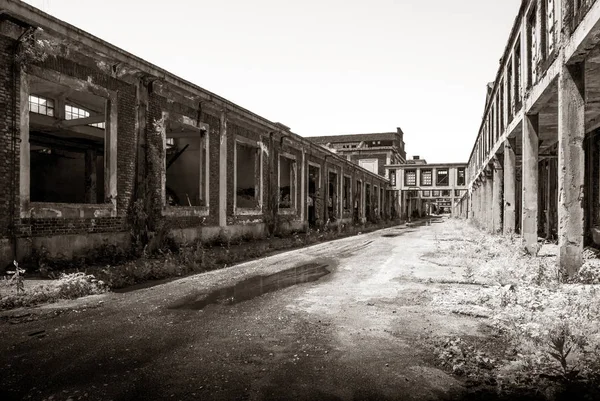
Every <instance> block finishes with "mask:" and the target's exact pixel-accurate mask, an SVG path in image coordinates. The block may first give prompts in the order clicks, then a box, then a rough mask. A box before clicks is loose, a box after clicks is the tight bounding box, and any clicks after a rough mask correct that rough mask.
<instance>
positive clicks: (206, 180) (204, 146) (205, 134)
mask: <svg viewBox="0 0 600 401" xmlns="http://www.w3.org/2000/svg"><path fill="white" fill-rule="evenodd" d="M162 121H163V126H162V128H163V131H162V132H161V135H162V140H163V152H164V155H165V157H163V158H162V169H161V171H162V205H163V210H162V214H163V216H181V215H190V214H191V215H192V216H208V215H209V208H210V139H209V132H210V127H209V125H208V124H205V123H201V122H200V123H199V122H197V121H196V120H194V119H192V118H189V117H187V116H184V115H181V114H177V113H174V112H163V113H162ZM171 121H174V122H176V123H177V124H179V125H181V126H182V127H185V129H186V130H188V131H190V132H193V134H192V133H190V134H189V135H186V136H185V137H193V136H194V135H199V136H200V151H202V150H203V151H204V153H203V154H201V155H200V156H199V158H200V160H199V166H198V167H199V168H200V170H201V175H202V177H200V184H199V188H198V190H199V195H200V198H201V199H202V201H203V204H202V205H199V206H185V205H168V204H167V159H166V152H167V145H168V144H169V142H170V141H169V139H171V138H168V137H167V134H168V133H167V129H168V127H169V124H170V122H171Z"/></svg>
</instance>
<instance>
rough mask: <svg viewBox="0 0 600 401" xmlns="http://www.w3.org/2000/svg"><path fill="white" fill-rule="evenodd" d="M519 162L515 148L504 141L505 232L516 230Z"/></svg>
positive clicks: (510, 232) (509, 232)
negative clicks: (517, 161)
mask: <svg viewBox="0 0 600 401" xmlns="http://www.w3.org/2000/svg"><path fill="white" fill-rule="evenodd" d="M516 181H517V163H516V157H515V149H514V148H513V147H512V146H511V144H510V142H509V141H508V140H506V141H504V191H503V193H504V234H512V233H514V232H515V224H516V215H515V213H516V202H517V197H516V184H517V182H516Z"/></svg>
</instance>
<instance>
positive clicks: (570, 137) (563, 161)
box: [462, 0, 600, 276]
mask: <svg viewBox="0 0 600 401" xmlns="http://www.w3.org/2000/svg"><path fill="white" fill-rule="evenodd" d="M599 78H600V1H597V0H523V1H522V4H521V7H520V9H519V13H518V15H517V16H516V19H515V23H514V25H513V29H512V31H511V33H510V36H509V38H508V42H507V44H506V48H505V51H504V54H503V55H502V58H501V62H500V68H499V70H498V73H497V75H496V78H495V80H494V82H493V83H492V84H491V85H489V87H488V96H487V100H486V104H485V112H484V115H483V119H482V121H481V126H480V129H479V132H478V136H477V140H476V141H475V143H474V146H473V150H472V153H471V156H470V160H469V166H468V177H469V191H470V192H469V196H468V197H465V198H464V199H463V201H462V203H463V205H462V213H463V215H464V216H466V217H469V218H470V219H472V220H474V221H475V222H477V223H478V224H480V225H481V226H483V227H485V228H486V229H488V230H490V231H492V232H502V231H503V232H505V233H511V232H518V233H520V234H521V235H522V237H523V238H524V240H525V243H526V245H527V248H528V250H529V251H530V253H532V254H535V253H537V251H538V249H539V247H540V245H539V243H538V238H539V237H542V238H546V239H549V240H557V241H558V245H559V260H560V265H561V267H562V268H563V271H564V272H566V273H567V274H568V275H570V276H572V275H574V274H575V273H576V272H577V271H578V269H579V267H580V266H581V265H582V254H583V249H584V245H585V244H593V245H600V201H599V199H600V190H599V188H600V185H599V181H600V180H599V178H600V177H599V174H600V171H599V168H598V165H599V160H600V154H599V149H600V146H599V144H600V135H598V133H599V131H598V129H599V128H600V79H599Z"/></svg>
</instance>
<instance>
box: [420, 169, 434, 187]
mask: <svg viewBox="0 0 600 401" xmlns="http://www.w3.org/2000/svg"><path fill="white" fill-rule="evenodd" d="M425 173H429V184H427V182H426V181H425V179H424V178H425ZM421 186H422V187H432V186H433V169H421Z"/></svg>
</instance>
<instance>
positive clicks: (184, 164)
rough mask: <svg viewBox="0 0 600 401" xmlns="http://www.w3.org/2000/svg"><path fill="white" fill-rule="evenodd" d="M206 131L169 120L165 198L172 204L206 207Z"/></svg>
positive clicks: (168, 203)
mask: <svg viewBox="0 0 600 401" xmlns="http://www.w3.org/2000/svg"><path fill="white" fill-rule="evenodd" d="M206 142H207V133H206V132H205V131H200V130H198V129H197V128H196V127H191V126H187V125H184V124H180V123H175V122H173V121H169V122H168V127H167V134H166V152H165V167H166V173H165V175H166V201H167V205H169V206H206V205H207V202H206V195H207V194H206V179H207V165H206V160H207V157H208V150H207V148H208V146H207V143H206Z"/></svg>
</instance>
